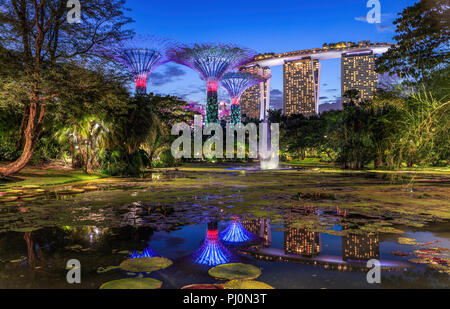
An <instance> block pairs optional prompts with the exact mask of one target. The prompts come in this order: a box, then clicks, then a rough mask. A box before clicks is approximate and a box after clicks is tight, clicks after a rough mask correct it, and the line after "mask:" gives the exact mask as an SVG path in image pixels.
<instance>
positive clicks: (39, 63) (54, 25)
mask: <svg viewBox="0 0 450 309" xmlns="http://www.w3.org/2000/svg"><path fill="white" fill-rule="evenodd" d="M80 4H81V12H82V15H81V17H82V19H81V22H80V23H73V24H69V23H68V22H67V14H68V12H69V9H68V8H67V1H66V0H0V7H1V8H2V10H0V44H1V45H2V46H3V47H4V48H6V49H8V50H12V51H14V52H16V53H19V54H20V55H21V57H20V61H19V63H17V65H16V66H15V68H14V72H15V74H13V75H11V74H10V75H8V76H7V77H6V78H3V79H2V80H0V83H2V85H1V87H0V89H2V90H3V92H6V93H7V95H6V97H7V98H9V99H10V98H12V97H17V104H20V103H21V104H23V110H24V112H23V123H24V126H23V127H24V130H23V151H22V154H21V156H20V157H19V159H18V160H16V161H15V162H13V163H11V164H8V165H6V166H4V167H0V175H3V176H5V175H11V174H14V173H16V172H18V171H20V170H21V169H22V168H23V167H25V165H26V164H27V163H28V162H29V161H30V159H31V157H32V155H33V152H34V150H35V147H36V144H37V142H38V140H39V136H40V134H41V132H42V128H43V124H44V122H45V118H46V114H47V111H48V109H49V108H50V107H51V106H52V104H57V103H58V102H60V100H61V99H60V97H62V96H64V93H65V91H67V90H68V89H70V88H66V87H61V85H60V83H59V82H61V81H62V82H64V80H61V79H60V77H61V76H60V75H59V74H60V72H61V70H60V69H61V67H65V65H66V64H70V63H73V61H77V63H81V62H83V63H85V64H86V65H88V64H89V63H91V62H92V61H91V60H92V57H93V53H92V50H93V48H94V47H95V46H96V45H98V44H108V43H109V42H112V41H116V40H120V39H122V38H124V37H129V36H130V35H132V33H131V32H130V31H129V30H124V26H125V25H127V24H128V23H129V22H130V21H131V20H130V19H129V18H126V17H125V16H124V12H125V11H126V9H125V7H124V4H125V0H81V1H80ZM2 70H3V68H1V69H0V71H2ZM66 74H70V72H66ZM67 81H69V80H65V82H66V83H67ZM75 87H76V85H75V86H74V85H72V88H75ZM1 97H5V95H2V94H1V93H0V98H1Z"/></svg>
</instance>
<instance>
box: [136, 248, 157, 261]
mask: <svg viewBox="0 0 450 309" xmlns="http://www.w3.org/2000/svg"><path fill="white" fill-rule="evenodd" d="M152 257H159V255H158V254H156V252H155V251H153V249H152V248H150V247H148V248H145V249H144V251H143V252H142V253H140V252H138V251H133V252H132V253H131V255H130V259H139V258H152Z"/></svg>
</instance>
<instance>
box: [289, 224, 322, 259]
mask: <svg viewBox="0 0 450 309" xmlns="http://www.w3.org/2000/svg"><path fill="white" fill-rule="evenodd" d="M284 251H285V252H286V253H290V254H298V255H302V256H314V255H318V254H319V253H320V251H321V246H320V233H316V232H312V231H308V230H306V229H296V228H289V230H288V231H286V232H285V233H284Z"/></svg>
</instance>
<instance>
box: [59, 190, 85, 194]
mask: <svg viewBox="0 0 450 309" xmlns="http://www.w3.org/2000/svg"><path fill="white" fill-rule="evenodd" d="M84 192H86V191H85V190H83V189H70V190H62V191H58V192H56V193H57V194H60V195H73V194H81V193H84Z"/></svg>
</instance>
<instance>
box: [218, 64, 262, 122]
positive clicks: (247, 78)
mask: <svg viewBox="0 0 450 309" xmlns="http://www.w3.org/2000/svg"><path fill="white" fill-rule="evenodd" d="M269 78H270V76H267V77H263V76H259V75H254V74H250V73H240V72H230V73H227V74H225V76H224V77H223V79H222V81H221V86H222V88H224V89H225V90H226V91H227V92H228V94H229V96H230V98H231V123H232V124H239V123H241V103H240V100H241V96H242V94H243V93H244V92H245V91H246V90H247V89H249V88H251V87H253V86H255V85H257V84H259V83H262V82H264V81H266V80H267V79H269Z"/></svg>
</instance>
